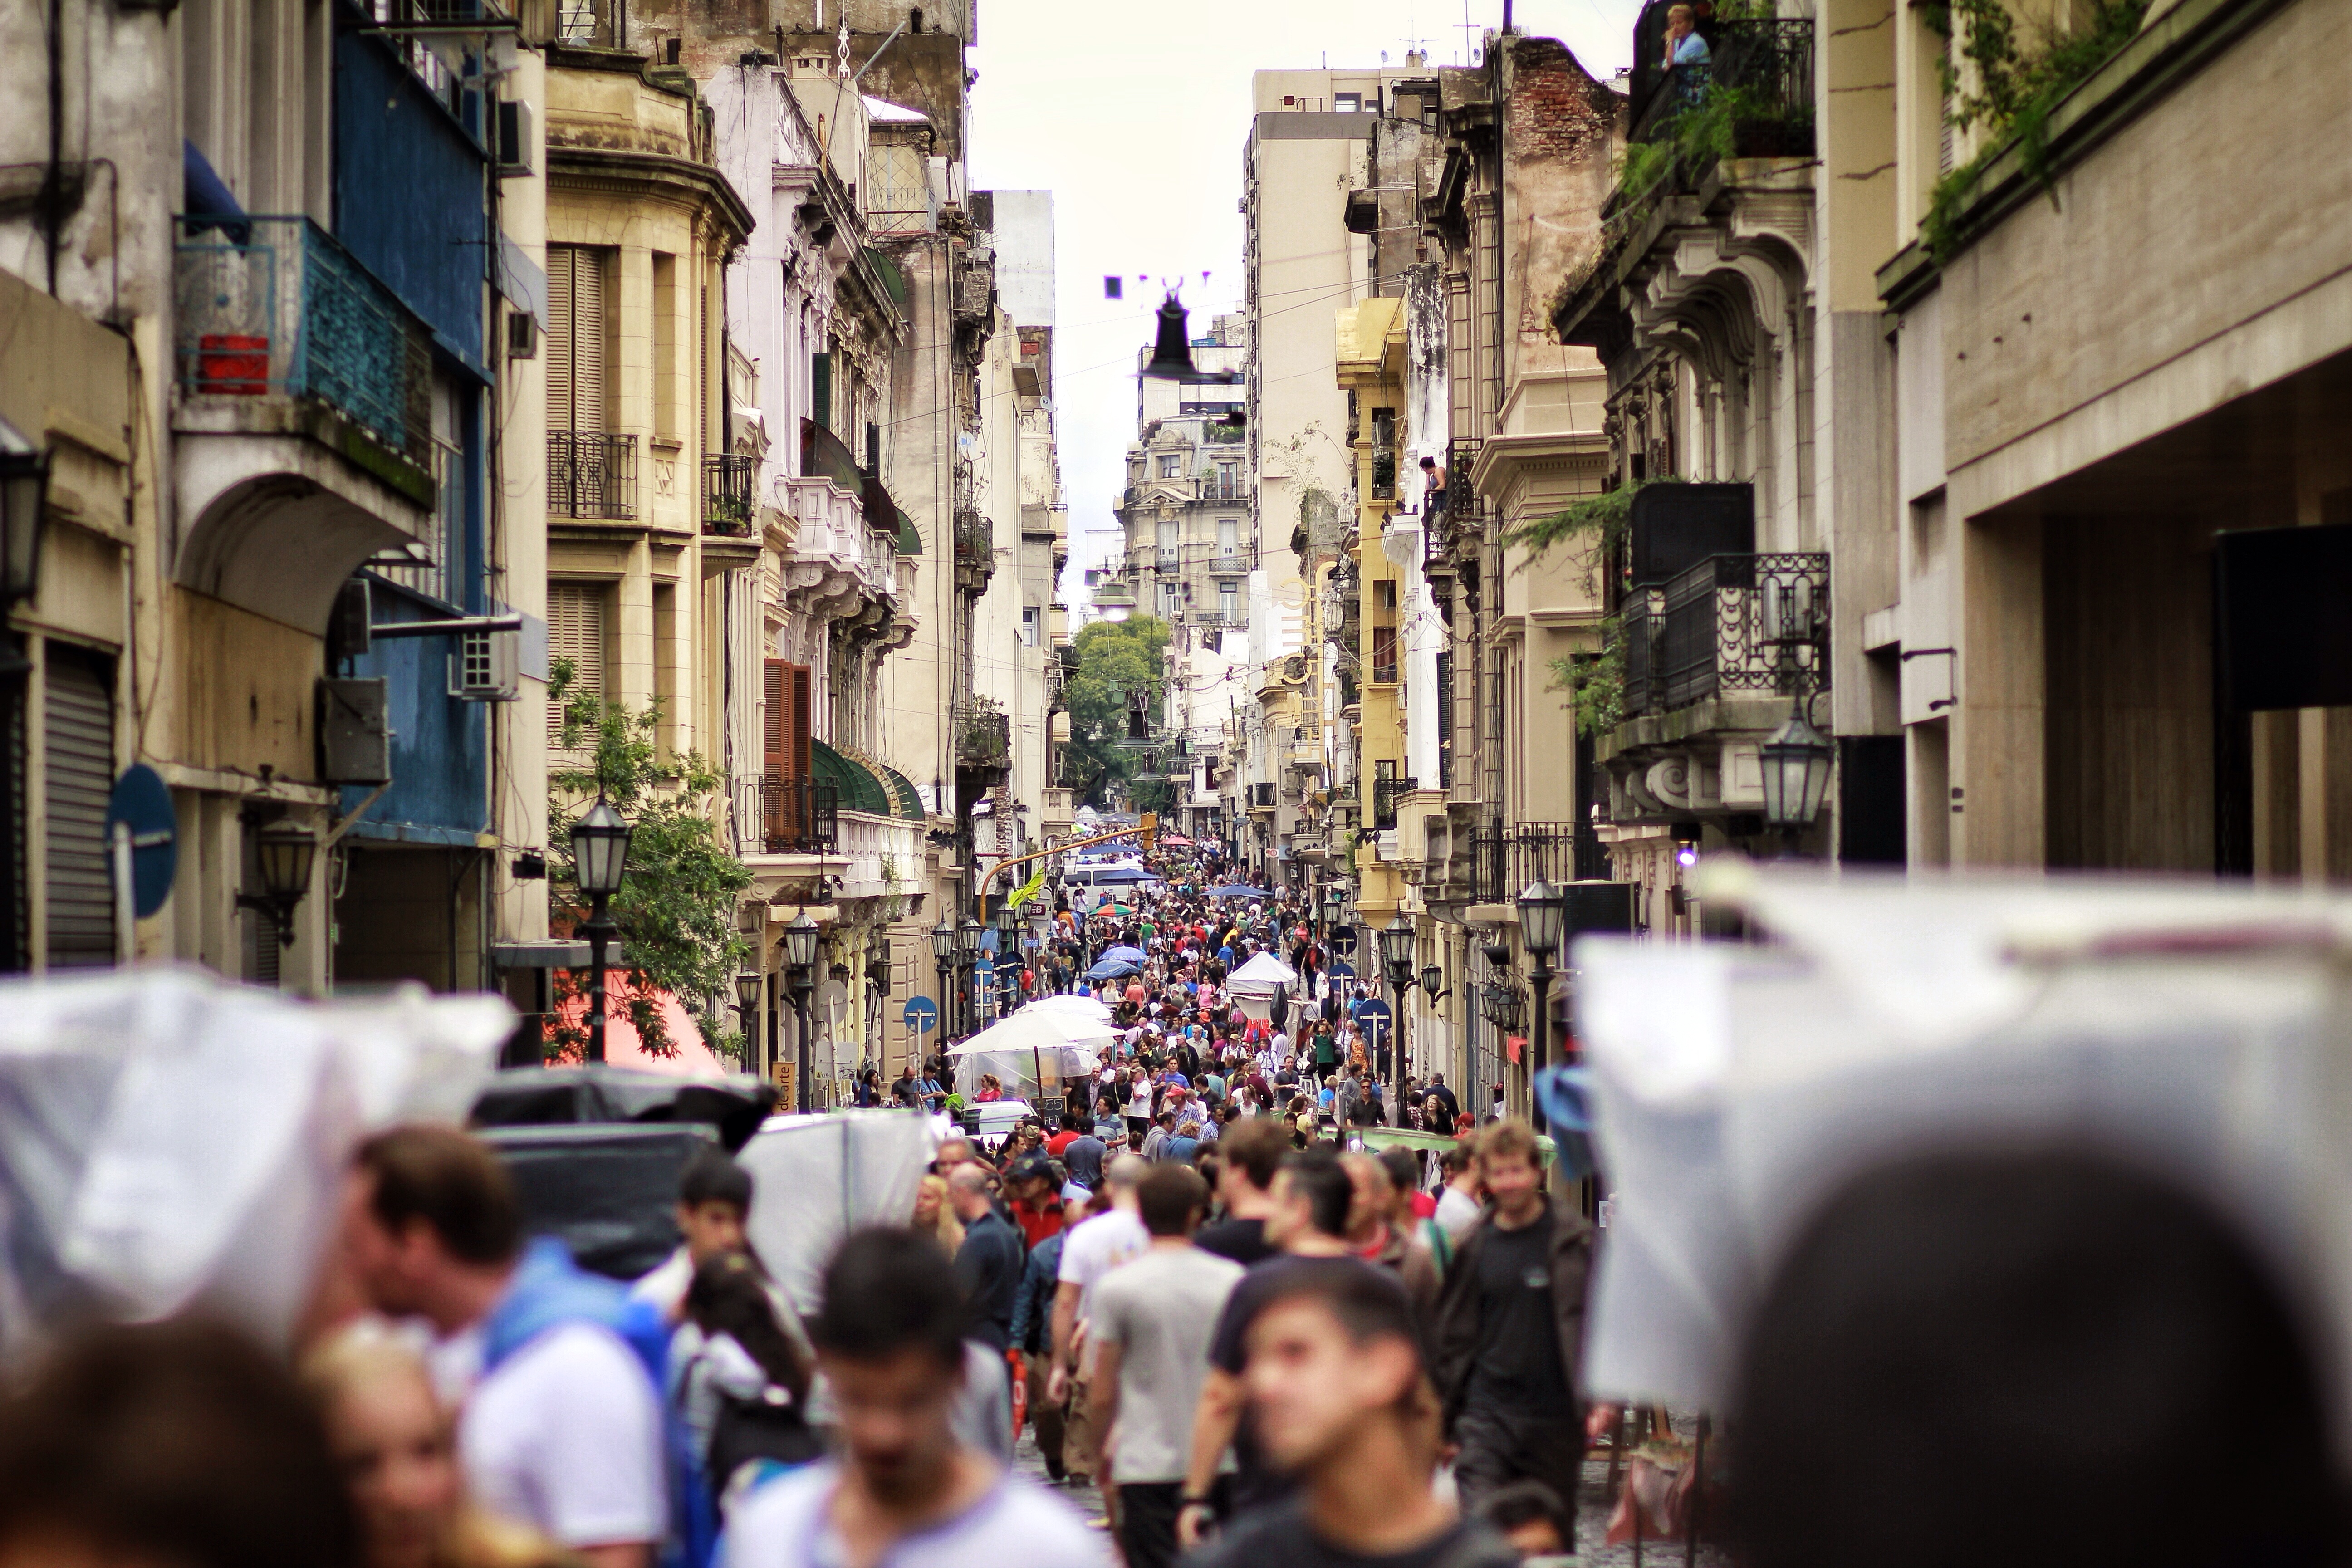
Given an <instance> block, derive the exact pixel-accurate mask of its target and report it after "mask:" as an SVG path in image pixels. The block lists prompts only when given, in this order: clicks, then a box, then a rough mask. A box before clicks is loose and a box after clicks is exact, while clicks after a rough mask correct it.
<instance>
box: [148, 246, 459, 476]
mask: <svg viewBox="0 0 2352 1568" xmlns="http://www.w3.org/2000/svg"><path fill="white" fill-rule="evenodd" d="M173 221H174V224H175V226H176V228H177V234H178V237H177V240H176V242H175V244H174V247H173V249H174V254H173V303H174V306H175V310H176V315H177V321H178V338H177V341H176V343H175V353H176V358H177V359H178V361H179V364H178V370H177V374H178V378H179V383H180V390H181V391H182V392H183V393H185V394H189V395H195V396H200V397H266V396H276V397H306V398H314V399H316V400H317V401H319V402H320V403H323V404H325V405H328V406H329V407H331V408H332V409H334V410H335V411H336V412H338V413H340V414H341V415H343V416H346V417H348V418H349V419H351V420H352V422H353V423H355V424H357V425H359V426H362V427H363V428H364V429H366V430H367V431H368V432H369V433H371V434H372V435H373V436H374V437H376V438H377V439H378V440H381V441H382V442H383V444H384V445H385V446H387V447H391V448H392V449H393V450H394V451H396V452H399V453H401V454H402V455H403V456H404V457H406V458H408V459H409V460H410V461H411V462H413V463H415V465H416V466H417V467H418V468H427V469H429V468H430V467H431V464H432V460H433V333H432V331H431V329H429V328H428V327H426V326H425V322H424V321H423V320H422V319H420V318H419V317H418V316H417V315H416V314H415V312H414V311H412V310H409V308H408V307H407V306H405V305H404V304H402V303H401V302H400V300H399V298H398V297H397V296H396V295H394V293H393V291H392V290H391V289H388V288H386V287H384V285H383V284H382V283H381V282H379V281H377V280H376V278H375V275H374V274H373V273H372V272H370V271H369V270H368V269H367V268H364V267H362V265H360V262H359V260H358V259H357V258H355V257H353V256H352V254H351V253H350V252H349V251H347V250H345V249H344V248H343V247H341V245H340V244H338V243H337V242H336V241H335V239H334V237H333V236H331V235H330V234H328V233H327V231H326V230H324V229H322V228H320V226H318V225H317V224H315V223H312V222H311V221H310V219H309V218H307V217H268V216H248V217H235V218H226V217H210V216H180V217H178V218H176V219H174V220H173Z"/></svg>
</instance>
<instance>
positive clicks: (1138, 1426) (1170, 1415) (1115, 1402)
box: [1093, 1164, 1242, 1568]
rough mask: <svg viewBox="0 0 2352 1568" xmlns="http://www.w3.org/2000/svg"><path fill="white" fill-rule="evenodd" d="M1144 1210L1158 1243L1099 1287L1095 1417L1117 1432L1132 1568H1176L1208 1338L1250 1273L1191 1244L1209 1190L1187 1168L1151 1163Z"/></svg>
mask: <svg viewBox="0 0 2352 1568" xmlns="http://www.w3.org/2000/svg"><path fill="white" fill-rule="evenodd" d="M1136 1204H1137V1208H1138V1210H1139V1212H1140V1214H1141V1215H1142V1218H1143V1226H1144V1228H1145V1229H1146V1230H1148V1231H1150V1233H1151V1246H1150V1250H1148V1251H1147V1252H1145V1253H1144V1255H1143V1256H1142V1257H1140V1258H1137V1259H1135V1260H1134V1261H1133V1262H1131V1263H1129V1264H1126V1265H1124V1266H1122V1267H1120V1268H1117V1269H1114V1270H1113V1271H1112V1272H1111V1273H1110V1275H1109V1276H1108V1278H1106V1279H1104V1280H1103V1282H1102V1285H1101V1287H1100V1288H1099V1289H1097V1290H1096V1292H1095V1311H1094V1320H1093V1338H1094V1342H1095V1347H1096V1348H1095V1382H1094V1388H1095V1391H1096V1394H1097V1398H1096V1402H1095V1419H1096V1420H1097V1421H1098V1422H1099V1423H1101V1425H1102V1426H1103V1428H1104V1429H1105V1430H1110V1429H1112V1427H1113V1426H1114V1425H1115V1426H1116V1428H1117V1430H1118V1447H1116V1448H1115V1449H1114V1451H1113V1452H1112V1455H1111V1479H1112V1481H1113V1482H1114V1483H1116V1484H1117V1486H1118V1544H1119V1550H1120V1551H1121V1552H1123V1553H1125V1555H1126V1558H1127V1568H1168V1564H1169V1563H1171V1562H1173V1561H1174V1559H1175V1555H1176V1510H1177V1506H1178V1501H1179V1496H1178V1494H1179V1493H1180V1492H1181V1490H1182V1489H1183V1481H1184V1468H1185V1465H1186V1463H1187V1462H1188V1460H1189V1458H1190V1456H1191V1451H1192V1414H1193V1411H1194V1410H1195V1409H1196V1408H1197V1407H1198V1405H1199V1404H1200V1398H1201V1384H1202V1381H1203V1380H1204V1379H1205V1378H1206V1376H1207V1373H1208V1355H1209V1336H1210V1333H1211V1332H1212V1331H1213V1330H1214V1329H1215V1327H1216V1322H1217V1315H1218V1313H1219V1312H1221V1311H1223V1309H1224V1305H1225V1298H1226V1297H1228V1296H1230V1295H1231V1294H1232V1293H1233V1289H1234V1282H1235V1281H1237V1280H1239V1279H1241V1277H1242V1268H1241V1265H1240V1264H1238V1263H1235V1262H1234V1261H1233V1260H1231V1259H1230V1258H1219V1257H1216V1256H1214V1255H1213V1254H1211V1253H1206V1252H1203V1251H1202V1250H1201V1249H1200V1248H1199V1247H1194V1246H1192V1232H1193V1230H1194V1229H1195V1228H1196V1227H1198V1226H1199V1225H1200V1223H1201V1215H1202V1213H1203V1212H1204V1211H1205V1210H1206V1209H1207V1208H1208V1205H1209V1189H1208V1185H1207V1184H1205V1183H1204V1182H1202V1180H1201V1178H1200V1177H1199V1176H1198V1175H1197V1174H1196V1173H1193V1172H1192V1170H1191V1169H1190V1168H1188V1167H1186V1166H1183V1165H1177V1164H1163V1165H1155V1166H1153V1167H1152V1168H1151V1170H1150V1173H1147V1174H1146V1175H1145V1176H1144V1178H1143V1180H1142V1182H1141V1184H1139V1185H1138V1187H1137V1189H1136Z"/></svg>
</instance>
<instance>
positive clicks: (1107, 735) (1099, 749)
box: [1062, 616, 1168, 811]
mask: <svg viewBox="0 0 2352 1568" xmlns="http://www.w3.org/2000/svg"><path fill="white" fill-rule="evenodd" d="M1072 645H1073V646H1074V647H1076V648H1077V650H1078V672H1077V674H1076V675H1074V676H1072V677H1071V678H1070V683H1069V686H1068V687H1067V688H1066V692H1065V695H1066V700H1067V701H1068V703H1069V713H1070V741H1069V744H1068V745H1067V746H1066V747H1065V748H1064V750H1063V752H1062V758H1063V768H1064V773H1063V777H1064V778H1065V779H1066V781H1068V782H1069V784H1070V787H1072V788H1074V789H1080V790H1083V791H1085V794H1086V800H1087V804H1089V805H1097V804H1099V803H1100V802H1101V799H1102V791H1103V786H1104V785H1106V784H1109V783H1110V782H1111V781H1112V780H1114V779H1121V780H1124V779H1131V778H1133V777H1134V776H1135V774H1136V773H1137V772H1138V771H1139V769H1140V766H1141V764H1142V761H1143V753H1142V752H1139V751H1133V750H1129V748H1128V746H1127V744H1126V741H1127V704H1128V693H1129V692H1130V691H1133V690H1136V689H1139V688H1140V689H1143V690H1145V691H1147V692H1149V693H1150V710H1151V713H1152V715H1153V718H1154V720H1155V721H1157V719H1158V716H1159V715H1160V712H1161V711H1162V710H1163V702H1162V695H1163V693H1164V692H1165V691H1166V690H1167V681H1168V658H1167V655H1168V625H1167V623H1166V622H1164V621H1160V620H1157V619H1155V618H1153V617H1152V616H1129V618H1128V619H1126V620H1124V621H1095V622H1092V623H1091V624H1089V625H1087V626H1084V627H1082V628H1081V629H1080V630H1079V632H1078V635H1077V636H1076V637H1075V638H1073V639H1072ZM1167 793H1168V788H1167V785H1166V784H1164V783H1161V784H1157V785H1153V784H1139V785H1137V786H1136V787H1135V789H1134V790H1133V792H1132V794H1133V798H1134V800H1135V802H1136V805H1137V807H1138V809H1139V810H1145V811H1150V810H1156V809H1158V806H1159V804H1160V797H1161V796H1164V795H1166V794H1167Z"/></svg>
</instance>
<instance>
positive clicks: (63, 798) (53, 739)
mask: <svg viewBox="0 0 2352 1568" xmlns="http://www.w3.org/2000/svg"><path fill="white" fill-rule="evenodd" d="M47 664H48V668H47V679H46V687H47V700H46V701H45V702H44V704H43V707H42V713H41V721H42V738H43V740H44V741H45V742H47V752H48V755H47V761H46V765H45V766H44V768H43V770H42V775H43V776H42V781H41V792H42V800H43V803H44V804H45V805H47V811H48V825H47V832H46V833H44V834H43V836H42V854H43V858H44V861H45V870H46V872H47V878H46V881H47V892H48V912H47V922H46V923H47V928H48V939H49V942H48V946H49V958H48V966H49V967H50V968H51V969H82V968H106V967H110V966H111V965H112V964H113V963H114V962H115V948H114V879H113V874H112V872H111V871H110V868H109V867H108V865H107V854H106V804H107V799H108V797H109V796H110V795H111V794H112V793H113V789H114V679H113V670H112V663H111V661H110V660H108V659H104V658H99V657H97V656H95V655H92V654H89V653H85V652H83V651H82V650H81V649H79V648H77V647H68V646H65V645H62V644H59V643H54V642H53V643H51V644H49V646H48V659H47Z"/></svg>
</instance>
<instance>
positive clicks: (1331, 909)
mask: <svg viewBox="0 0 2352 1568" xmlns="http://www.w3.org/2000/svg"><path fill="white" fill-rule="evenodd" d="M1347 901H1348V889H1346V888H1344V887H1342V886H1341V885H1340V884H1339V882H1338V881H1337V880H1336V879H1335V880H1333V881H1329V882H1326V883H1324V884H1323V940H1324V941H1326V942H1328V941H1330V940H1331V928H1332V927H1333V926H1335V925H1338V924H1339V911H1340V910H1341V909H1343V908H1344V907H1346V904H1347Z"/></svg>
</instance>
